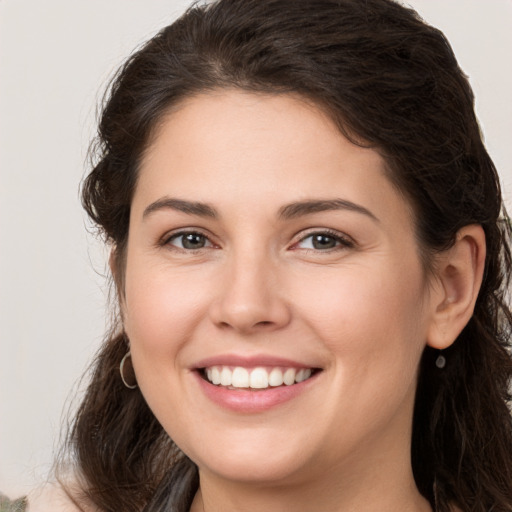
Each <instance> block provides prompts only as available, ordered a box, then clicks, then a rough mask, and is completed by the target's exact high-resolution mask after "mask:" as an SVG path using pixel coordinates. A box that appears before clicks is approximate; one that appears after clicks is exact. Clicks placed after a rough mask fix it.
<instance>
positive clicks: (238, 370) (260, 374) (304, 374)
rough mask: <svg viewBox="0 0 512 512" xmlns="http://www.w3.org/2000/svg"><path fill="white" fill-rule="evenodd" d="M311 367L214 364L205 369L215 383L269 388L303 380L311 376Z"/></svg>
mask: <svg viewBox="0 0 512 512" xmlns="http://www.w3.org/2000/svg"><path fill="white" fill-rule="evenodd" d="M311 374H312V369H311V368H300V369H299V370H297V369H295V368H277V367H274V368H271V369H267V368H263V367H257V368H253V369H252V370H248V369H247V368H244V367H242V366H236V367H234V368H231V367H229V366H212V367H209V368H206V369H205V375H206V378H207V379H208V380H209V381H210V382H211V383H212V384H215V385H219V384H220V385H221V386H226V387H233V388H251V389H267V388H269V387H278V386H282V385H283V384H284V385H286V386H291V385H292V384H295V383H299V382H303V381H305V380H307V379H309V377H311Z"/></svg>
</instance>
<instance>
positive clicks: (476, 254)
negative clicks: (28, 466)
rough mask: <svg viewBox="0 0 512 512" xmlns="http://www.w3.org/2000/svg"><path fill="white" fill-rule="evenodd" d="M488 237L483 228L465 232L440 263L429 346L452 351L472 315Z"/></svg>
mask: <svg viewBox="0 0 512 512" xmlns="http://www.w3.org/2000/svg"><path fill="white" fill-rule="evenodd" d="M485 254H486V246H485V233H484V230H483V229H482V227H481V226H480V225H470V226H465V227H464V228H462V229H461V230H460V231H459V232H458V233H457V236H456V240H455V243H454V245H453V246H452V247H451V248H450V249H448V250H446V251H445V252H443V253H442V254H441V255H440V256H439V258H438V262H437V269H436V275H437V281H438V282H437V284H436V291H435V292H434V293H433V296H432V297H433V300H434V303H433V304H432V310H433V311H432V319H431V323H430V325H429V331H428V335H427V344H428V345H429V346H431V347H433V348H436V349H439V350H442V349H445V348H447V347H449V346H450V345H451V344H452V343H453V342H454V341H455V340H456V338H457V336H458V335H459V334H460V333H461V331H462V329H464V327H465V326H466V324H467V323H468V322H469V320H470V318H471V316H472V315H473V310H474V307H475V303H476V299H477V297H478V293H479V291H480V286H481V284H482V279H483V273H484V266H485Z"/></svg>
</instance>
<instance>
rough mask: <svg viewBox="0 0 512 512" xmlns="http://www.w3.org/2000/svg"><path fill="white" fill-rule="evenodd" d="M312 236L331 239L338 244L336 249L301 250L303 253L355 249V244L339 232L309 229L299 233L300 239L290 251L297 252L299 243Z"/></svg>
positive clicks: (327, 229) (326, 229)
mask: <svg viewBox="0 0 512 512" xmlns="http://www.w3.org/2000/svg"><path fill="white" fill-rule="evenodd" d="M313 235H326V236H329V237H331V238H334V239H335V240H336V241H337V242H339V244H340V245H339V246H338V247H333V248H331V249H324V250H320V249H301V250H305V251H314V252H330V251H335V250H341V249H347V248H352V247H355V245H356V242H355V241H354V239H353V238H352V237H350V236H348V235H346V234H345V233H341V232H340V231H336V230H333V229H329V228H311V229H309V230H308V231H307V232H306V233H301V235H300V238H299V239H298V240H297V241H296V242H294V243H293V244H292V250H298V249H300V248H297V247H296V246H297V245H298V244H299V243H300V242H303V241H304V240H306V239H307V238H309V237H311V236H313Z"/></svg>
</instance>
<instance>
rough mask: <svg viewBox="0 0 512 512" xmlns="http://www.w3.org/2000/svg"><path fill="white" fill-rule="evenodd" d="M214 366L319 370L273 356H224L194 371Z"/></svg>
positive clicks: (198, 365)
mask: <svg viewBox="0 0 512 512" xmlns="http://www.w3.org/2000/svg"><path fill="white" fill-rule="evenodd" d="M212 366H241V367H243V368H255V367H257V366H276V367H278V366H279V367H284V368H298V369H300V368H319V367H318V366H317V365H311V364H308V363H302V362H299V361H294V360H292V359H287V358H284V357H276V356H271V355H264V354H262V355H251V356H242V355H237V354H224V355H218V356H212V357H207V358H205V359H202V360H201V361H199V362H197V363H196V364H194V365H193V369H200V368H209V367H212Z"/></svg>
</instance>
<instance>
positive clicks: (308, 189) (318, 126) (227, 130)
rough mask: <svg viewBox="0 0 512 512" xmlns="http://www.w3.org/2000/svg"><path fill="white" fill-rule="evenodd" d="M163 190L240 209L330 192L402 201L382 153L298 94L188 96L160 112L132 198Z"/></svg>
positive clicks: (368, 199) (370, 199)
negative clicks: (355, 141)
mask: <svg viewBox="0 0 512 512" xmlns="http://www.w3.org/2000/svg"><path fill="white" fill-rule="evenodd" d="M164 194H170V195H172V196H177V197H180V196H184V197H186V198H190V197H192V198H193V199H194V200H197V201H205V202H215V201H224V202H226V201H227V200H229V202H230V203H232V204H238V205H239V206H240V207H244V208H248V207H249V206H250V205H255V206H256V207H261V206H262V205H269V206H270V205H272V204H273V203H275V204H276V206H277V203H285V202H289V201H291V200H302V199H304V198H307V197H310V196H318V197H322V198H325V197H326V196H329V195H331V196H332V195H337V196H340V195H341V196H348V197H347V199H350V200H352V201H358V202H366V203H370V204H371V203H376V202H379V201H381V200H383V199H384V200H385V202H386V201H387V202H390V201H391V202H393V201H395V202H396V201H397V200H400V201H401V202H402V203H404V201H403V199H402V198H401V196H400V195H398V194H397V193H396V190H395V189H394V187H393V186H392V184H391V183H390V181H389V180H388V179H387V177H386V172H385V162H384V160H383V158H382V156H381V155H380V154H379V153H378V152H377V151H376V150H374V149H370V148H365V147H361V146H358V145H355V144H353V143H352V142H350V141H349V140H347V139H346V138H345V137H344V136H343V135H342V134H341V132H340V131H339V130H338V128H337V126H336V125H335V124H334V123H333V121H332V120H331V119H330V117H329V116H328V115H326V114H325V113H324V112H323V111H322V110H321V109H320V108H318V107H317V106H315V105H313V104H312V103H311V102H309V101H307V100H305V99H303V98H301V97H297V96H292V95H268V94H255V93H247V92H241V91H235V90H227V91H226V90H221V91H216V92H212V93H208V94H201V95H197V96H194V97H192V98H188V99H187V100H185V101H183V102H182V103H181V104H179V105H178V106H177V107H175V108H173V109H172V111H170V112H169V113H168V114H167V115H166V116H164V117H163V119H162V120H161V122H160V123H159V125H158V127H157V128H156V130H155V132H154V134H153V137H152V140H151V143H150V144H149V146H148V148H147V151H146V152H145V155H144V158H143V161H142V164H141V167H140V176H139V182H138V186H137V190H136V194H135V198H134V203H138V202H140V201H139V199H141V198H142V199H143V201H141V202H145V203H147V202H149V201H155V200H156V199H158V197H159V196H162V195H164ZM133 206H134V207H137V206H138V205H137V204H134V205H133ZM403 206H406V205H405V203H404V205H403ZM141 207H143V204H141Z"/></svg>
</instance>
